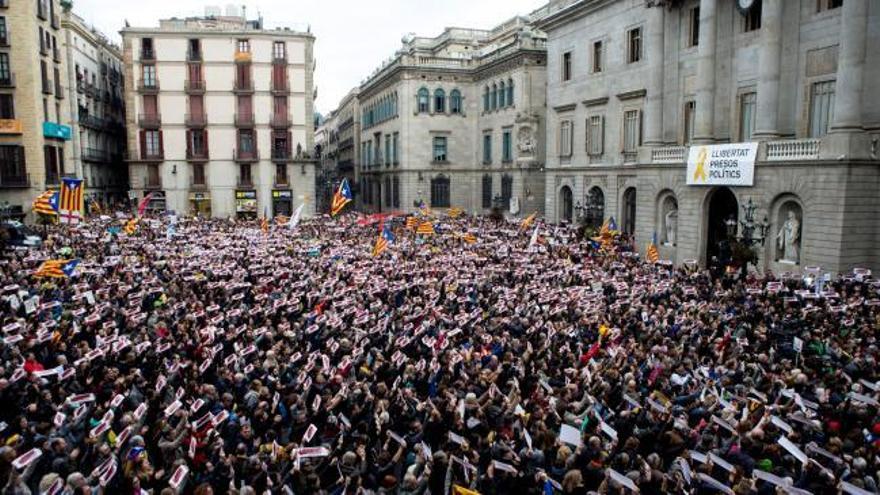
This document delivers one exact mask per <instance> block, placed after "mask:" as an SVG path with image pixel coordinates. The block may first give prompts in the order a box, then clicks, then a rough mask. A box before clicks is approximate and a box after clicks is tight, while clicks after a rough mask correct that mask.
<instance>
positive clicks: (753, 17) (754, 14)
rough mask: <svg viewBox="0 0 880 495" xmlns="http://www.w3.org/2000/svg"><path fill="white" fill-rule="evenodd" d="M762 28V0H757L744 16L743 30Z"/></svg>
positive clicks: (746, 31)
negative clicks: (759, 0)
mask: <svg viewBox="0 0 880 495" xmlns="http://www.w3.org/2000/svg"><path fill="white" fill-rule="evenodd" d="M758 29H761V2H755V4H754V5H753V6H752V8H751V10H749V12H748V13H747V14H746V15H745V17H743V32H745V33H748V32H749V31H757V30H758Z"/></svg>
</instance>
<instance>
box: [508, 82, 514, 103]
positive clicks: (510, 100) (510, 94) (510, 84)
mask: <svg viewBox="0 0 880 495" xmlns="http://www.w3.org/2000/svg"><path fill="white" fill-rule="evenodd" d="M507 106H509V107H512V106H513V79H508V80H507Z"/></svg>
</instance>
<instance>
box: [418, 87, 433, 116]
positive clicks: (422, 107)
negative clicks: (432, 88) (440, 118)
mask: <svg viewBox="0 0 880 495" xmlns="http://www.w3.org/2000/svg"><path fill="white" fill-rule="evenodd" d="M429 100H430V96H429V93H428V88H422V89H420V90H419V97H418V105H419V106H418V109H419V113H428V107H429V106H430V101H429Z"/></svg>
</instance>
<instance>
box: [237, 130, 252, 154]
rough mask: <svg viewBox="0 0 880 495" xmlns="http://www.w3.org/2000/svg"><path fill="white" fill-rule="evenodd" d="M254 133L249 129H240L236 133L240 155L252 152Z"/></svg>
mask: <svg viewBox="0 0 880 495" xmlns="http://www.w3.org/2000/svg"><path fill="white" fill-rule="evenodd" d="M254 145H255V143H254V132H253V131H252V130H250V129H241V130H239V131H238V149H239V151H240V152H242V153H253V152H254V149H255V147H254Z"/></svg>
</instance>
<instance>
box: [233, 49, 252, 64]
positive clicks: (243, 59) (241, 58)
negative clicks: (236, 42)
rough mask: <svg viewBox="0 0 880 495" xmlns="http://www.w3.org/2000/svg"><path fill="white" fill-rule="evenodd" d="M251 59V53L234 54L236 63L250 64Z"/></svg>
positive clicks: (237, 52)
mask: <svg viewBox="0 0 880 495" xmlns="http://www.w3.org/2000/svg"><path fill="white" fill-rule="evenodd" d="M252 59H253V57H252V56H251V52H239V51H236V52H235V62H236V63H250V61H251V60H252Z"/></svg>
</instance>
